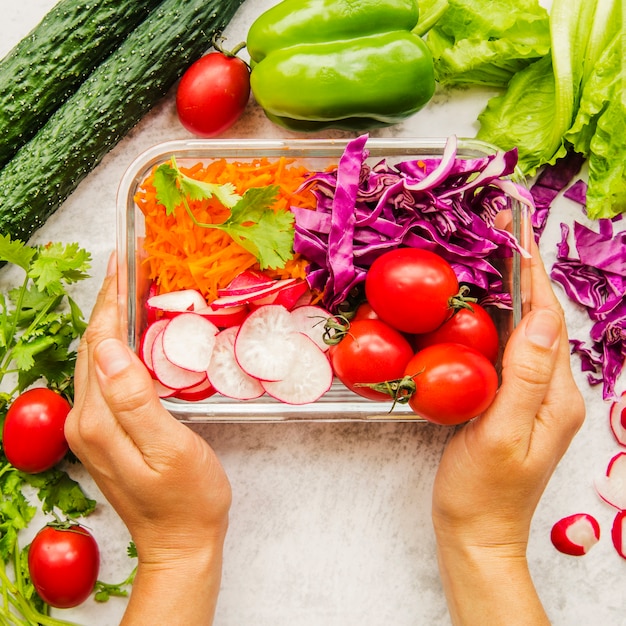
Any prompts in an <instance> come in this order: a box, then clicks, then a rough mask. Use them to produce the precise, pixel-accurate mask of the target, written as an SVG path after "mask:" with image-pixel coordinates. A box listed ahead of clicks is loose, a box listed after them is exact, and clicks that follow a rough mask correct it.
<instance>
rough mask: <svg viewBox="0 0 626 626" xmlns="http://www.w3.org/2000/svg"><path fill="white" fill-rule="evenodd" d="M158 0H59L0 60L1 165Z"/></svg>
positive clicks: (43, 122) (31, 135)
mask: <svg viewBox="0 0 626 626" xmlns="http://www.w3.org/2000/svg"><path fill="white" fill-rule="evenodd" d="M159 3H160V0H94V1H93V2H86V1H85V0H61V1H60V2H59V3H58V4H56V5H55V6H54V7H53V8H52V9H51V10H50V12H49V13H48V14H47V15H46V16H45V17H44V18H43V20H42V21H41V22H40V23H39V24H38V25H37V26H36V27H35V28H34V29H33V30H32V31H31V32H30V33H29V34H28V35H27V36H26V37H24V39H22V40H21V41H20V42H19V43H18V44H17V45H16V46H15V47H14V48H13V49H12V50H11V51H10V52H9V53H8V54H7V55H6V56H5V57H4V58H3V59H2V60H1V61H0V137H2V142H0V167H2V166H3V165H5V164H6V163H7V162H8V161H9V160H10V159H11V157H13V155H14V154H15V153H16V152H17V150H18V149H19V148H20V147H21V146H22V145H24V144H25V143H26V142H27V141H28V140H29V139H31V138H32V137H33V136H34V135H35V133H36V132H37V131H38V130H39V129H40V128H41V127H42V126H43V125H44V124H45V122H46V121H47V120H48V118H49V117H50V116H51V115H52V113H54V111H56V109H57V108H58V107H59V106H60V105H61V104H62V103H63V102H65V100H67V98H68V97H69V96H70V95H71V94H73V93H74V92H75V91H76V89H77V88H78V87H79V86H80V84H81V83H82V82H83V81H84V80H85V78H86V77H87V76H88V75H89V74H90V73H91V72H92V71H93V70H94V68H95V67H96V66H97V65H98V64H99V63H101V62H102V60H103V59H104V58H106V57H107V56H108V55H109V54H110V53H111V52H112V51H113V50H114V49H115V48H116V47H117V46H118V45H119V44H120V43H121V42H122V41H123V40H124V39H125V38H126V36H127V35H128V34H129V33H130V32H132V30H133V29H134V28H135V27H136V26H137V25H138V24H139V23H140V22H142V21H143V20H144V19H145V17H146V16H147V15H148V13H149V11H150V10H152V9H153V8H154V7H156V6H157V5H158V4H159Z"/></svg>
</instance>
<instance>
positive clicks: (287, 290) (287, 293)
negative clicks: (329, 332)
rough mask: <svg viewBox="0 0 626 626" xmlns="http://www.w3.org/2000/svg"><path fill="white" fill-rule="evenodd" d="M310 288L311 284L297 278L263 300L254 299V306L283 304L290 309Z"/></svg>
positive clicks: (252, 303)
mask: <svg viewBox="0 0 626 626" xmlns="http://www.w3.org/2000/svg"><path fill="white" fill-rule="evenodd" d="M308 290H309V286H308V285H307V284H306V282H304V281H303V280H297V281H296V282H294V283H292V284H291V285H287V286H286V287H283V288H282V289H280V290H279V291H278V292H275V293H272V294H270V295H269V296H265V298H262V299H261V300H254V301H252V302H251V303H250V304H251V305H252V306H263V305H265V304H281V305H282V306H284V307H285V308H286V309H287V310H288V311H291V309H293V308H294V307H295V306H296V303H297V302H298V300H299V299H300V298H301V297H302V296H303V295H304V293H305V292H307V291H308Z"/></svg>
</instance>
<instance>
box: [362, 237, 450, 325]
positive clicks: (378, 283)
mask: <svg viewBox="0 0 626 626" xmlns="http://www.w3.org/2000/svg"><path fill="white" fill-rule="evenodd" d="M458 291H459V283H458V280H457V277H456V274H455V273H454V270H453V269H452V266H451V265H450V264H449V263H448V262H447V261H446V260H445V259H443V258H442V257H440V256H439V255H438V254H435V253H434V252H430V251H428V250H421V249H419V248H395V249H394V250H390V251H389V252H385V253H384V254H383V255H381V256H380V257H378V258H377V259H376V260H375V261H374V262H373V263H372V265H371V267H370V269H369V271H368V272H367V276H366V278H365V296H366V298H367V301H368V302H369V303H370V304H371V306H372V308H373V309H374V311H376V313H377V314H378V317H380V319H381V320H383V321H384V322H387V324H389V325H390V326H393V327H394V328H396V329H397V330H400V331H402V332H405V333H427V332H430V331H431V330H434V329H435V328H437V327H438V326H440V325H441V324H442V323H443V322H444V321H445V320H446V319H447V317H448V315H449V314H450V306H449V300H450V298H451V297H453V296H455V295H456V294H457V293H458Z"/></svg>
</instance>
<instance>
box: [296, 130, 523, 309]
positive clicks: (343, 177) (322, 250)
mask: <svg viewBox="0 0 626 626" xmlns="http://www.w3.org/2000/svg"><path fill="white" fill-rule="evenodd" d="M366 141H367V135H361V136H360V137H358V138H356V139H354V140H352V141H350V142H348V144H347V146H346V148H345V151H344V153H343V155H342V157H341V159H340V161H339V164H338V167H337V169H336V170H334V171H332V172H318V173H315V174H313V175H312V176H311V177H310V178H309V179H308V180H307V181H306V182H305V183H304V185H303V187H306V188H309V189H311V190H312V192H313V193H314V195H315V197H316V201H317V208H316V211H310V210H308V209H297V208H294V209H293V212H294V215H295V240H294V250H295V252H297V253H300V254H302V255H303V256H305V257H306V258H307V259H309V260H310V264H309V267H308V270H307V271H308V274H307V280H308V282H309V285H310V286H311V287H312V288H314V289H317V290H319V291H323V302H324V305H325V306H326V307H327V308H328V309H329V310H331V311H333V312H334V311H336V310H337V307H338V305H340V304H341V303H342V302H343V301H344V300H345V298H346V297H347V295H348V293H349V292H350V291H351V290H352V289H353V288H354V287H355V286H357V285H359V284H360V283H362V282H363V281H364V280H365V275H366V273H367V270H368V268H369V267H370V265H371V264H372V262H373V261H374V260H375V259H376V258H377V257H378V256H380V255H381V254H383V253H384V252H385V251H387V250H388V249H390V248H396V247H399V246H411V247H421V248H426V249H429V250H432V251H433V252H436V253H437V254H440V255H441V256H442V257H444V258H445V259H447V260H448V261H449V262H450V263H451V265H452V266H453V268H454V269H455V271H456V273H457V276H458V277H459V281H460V282H463V283H466V284H468V285H469V286H470V287H471V288H472V290H473V291H474V293H475V294H476V296H477V297H479V298H485V299H486V302H487V303H489V304H492V305H494V306H499V307H502V308H510V306H511V297H510V294H509V293H506V291H505V290H504V289H505V287H504V284H503V279H502V274H501V271H500V269H499V267H498V266H499V265H500V264H501V263H502V262H503V260H505V259H506V258H508V257H510V256H511V255H512V254H513V251H516V252H519V253H520V254H523V255H527V252H526V251H524V250H522V249H521V247H520V245H519V242H517V240H516V239H515V237H514V236H513V235H512V234H511V233H509V232H508V231H507V230H505V228H504V224H501V222H502V221H503V217H504V216H505V215H506V213H505V212H506V211H507V210H508V209H509V208H510V207H511V202H512V198H514V199H515V200H518V201H521V202H523V203H524V204H526V205H528V206H529V207H530V209H531V210H533V209H534V207H533V202H532V197H531V196H530V193H529V192H528V190H526V189H524V188H523V187H521V186H519V185H517V184H516V183H513V182H512V181H511V180H510V179H509V178H507V177H508V176H509V175H511V174H512V173H513V172H514V170H515V167H516V163H517V152H516V151H515V150H511V151H509V152H497V153H495V154H493V155H489V156H485V157H481V158H472V159H463V158H460V157H458V156H457V142H456V138H455V137H450V138H449V140H448V141H447V143H446V146H445V148H444V152H443V154H442V157H441V158H428V159H410V160H406V161H402V162H400V163H397V164H394V165H390V164H389V163H388V162H387V161H386V160H381V161H379V162H378V163H376V164H375V165H373V166H372V165H370V164H368V163H367V162H366V159H367V158H368V156H369V155H368V151H367V150H366Z"/></svg>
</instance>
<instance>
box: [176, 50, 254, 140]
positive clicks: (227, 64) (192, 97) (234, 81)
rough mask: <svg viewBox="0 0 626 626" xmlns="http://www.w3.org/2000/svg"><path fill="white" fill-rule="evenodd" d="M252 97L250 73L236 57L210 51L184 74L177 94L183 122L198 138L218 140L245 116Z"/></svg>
mask: <svg viewBox="0 0 626 626" xmlns="http://www.w3.org/2000/svg"><path fill="white" fill-rule="evenodd" d="M249 98H250V70H249V69H248V66H247V65H246V63H245V62H244V61H242V60H241V59H240V58H239V57H237V56H231V55H228V54H224V53H223V52H211V53H210V54H207V55H205V56H203V57H201V58H200V59H198V60H197V61H196V62H195V63H193V64H192V65H191V66H190V67H189V68H188V69H187V71H186V72H185V73H184V74H183V76H182V78H181V80H180V83H179V85H178V90H177V92H176V110H177V112H178V118H179V120H180V123H181V124H182V125H183V126H184V127H185V128H186V129H187V130H188V131H190V132H192V133H194V134H195V135H198V136H199V137H215V136H217V135H219V134H221V133H223V132H224V131H225V130H227V129H228V128H230V127H231V126H232V125H233V124H234V123H235V122H236V121H237V120H238V119H239V118H240V117H241V115H242V114H243V112H244V110H245V108H246V105H247V104H248V100H249Z"/></svg>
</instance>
